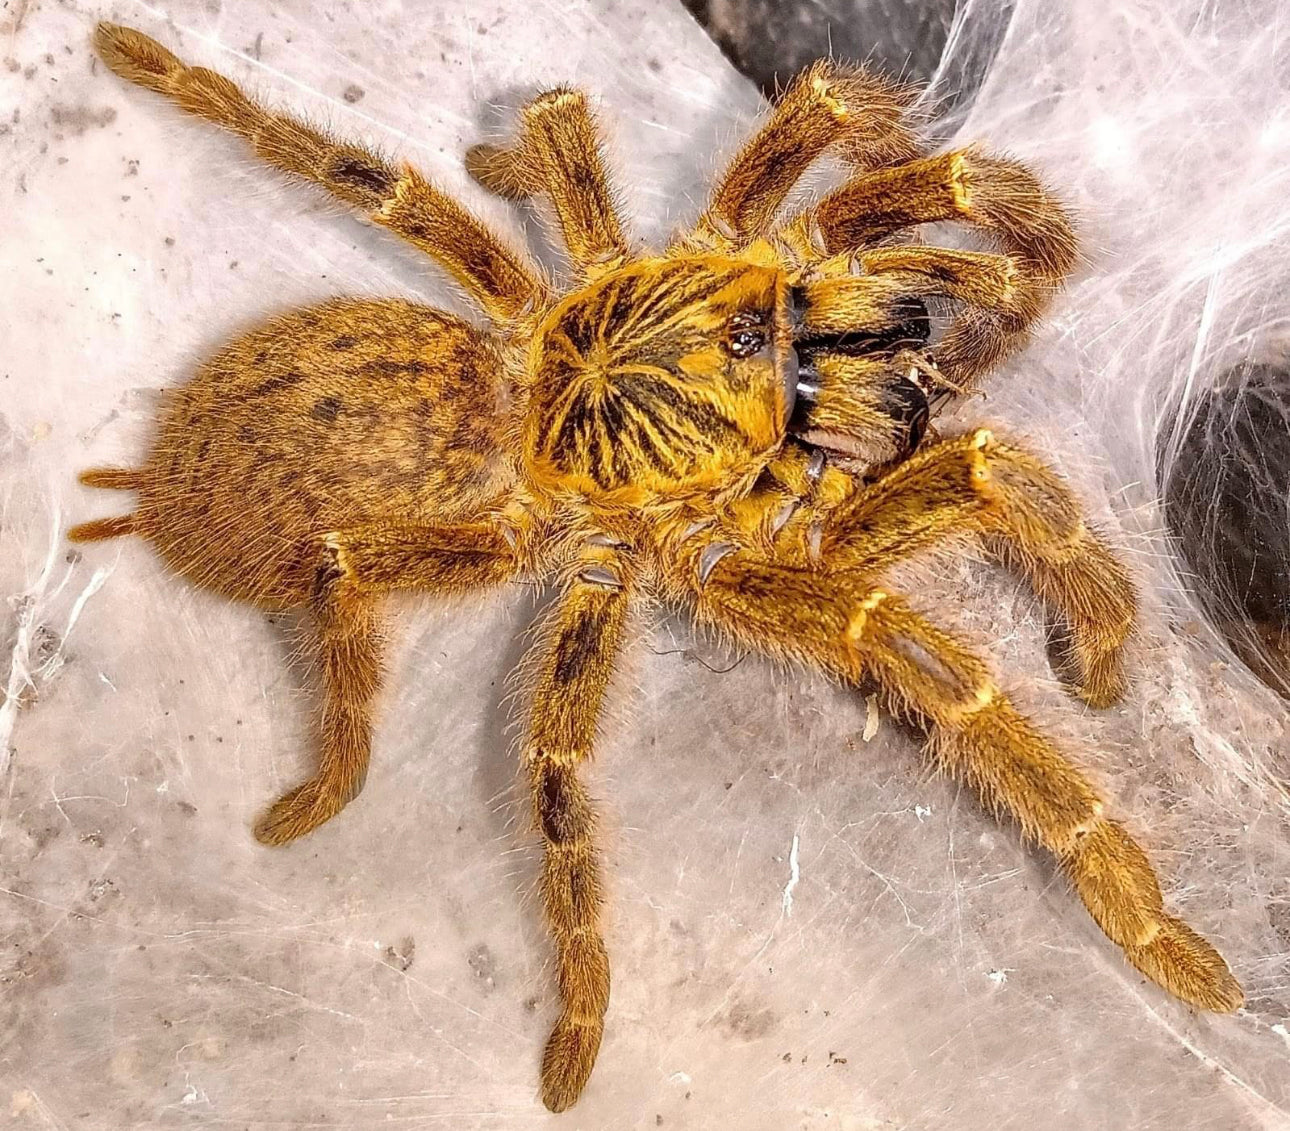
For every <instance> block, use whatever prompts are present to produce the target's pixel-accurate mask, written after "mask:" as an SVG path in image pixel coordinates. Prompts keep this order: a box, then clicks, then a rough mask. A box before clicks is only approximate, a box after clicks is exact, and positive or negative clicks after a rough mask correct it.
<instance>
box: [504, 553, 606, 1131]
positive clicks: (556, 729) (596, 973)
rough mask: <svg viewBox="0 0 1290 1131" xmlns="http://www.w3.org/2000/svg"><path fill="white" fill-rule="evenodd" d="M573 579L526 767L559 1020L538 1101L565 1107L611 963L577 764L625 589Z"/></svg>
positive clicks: (573, 1096)
mask: <svg viewBox="0 0 1290 1131" xmlns="http://www.w3.org/2000/svg"><path fill="white" fill-rule="evenodd" d="M589 576H592V577H593V578H599V580H592V581H587V580H583V579H577V580H575V581H574V582H573V583H572V584H571V585H570V586H569V588H568V589H567V590H566V592H565V593H564V595H563V597H562V598H561V599H560V601H559V603H558V605H557V606H556V609H555V612H554V615H553V616H552V617H551V619H550V621H549V622H548V624H547V625H546V627H545V631H544V632H543V637H542V640H541V642H540V643H539V644H538V645H537V651H536V653H535V662H534V666H533V668H532V669H531V672H532V682H531V684H530V686H529V692H530V696H531V701H532V711H531V715H530V719H529V732H528V738H527V740H526V742H525V745H524V765H525V769H526V770H527V772H528V777H529V784H530V787H531V789H532V794H533V813H534V821H535V824H536V825H537V828H538V830H539V831H540V832H541V834H542V838H543V840H544V842H545V860H544V863H543V868H542V902H543V905H544V906H545V908H546V915H547V922H548V923H549V924H550V928H551V933H552V935H553V937H554V940H555V952H556V967H557V979H558V982H559V987H560V1000H561V1012H560V1018H559V1020H558V1021H557V1022H556V1024H555V1028H554V1029H553V1030H552V1032H551V1036H550V1039H549V1040H548V1041H547V1045H546V1052H545V1054H544V1055H543V1057H542V1099H543V1102H544V1103H545V1104H546V1106H547V1107H548V1108H550V1109H551V1110H552V1111H564V1110H565V1109H566V1108H568V1107H570V1106H572V1105H573V1104H574V1103H575V1102H576V1101H577V1099H578V1096H579V1095H580V1094H581V1092H582V1089H583V1087H584V1086H585V1085H586V1083H587V1079H588V1077H589V1076H590V1075H591V1069H592V1067H593V1066H594V1065H595V1062H596V1054H597V1052H598V1051H599V1049H600V1040H601V1036H602V1035H603V1033H604V1015H605V1010H606V1008H607V1007H608V1004H609V958H608V955H607V954H606V952H605V944H604V940H603V938H602V937H601V933H600V907H601V901H602V895H601V879H600V865H599V862H598V860H597V858H596V849H595V845H594V843H593V835H594V832H595V815H594V813H593V811H592V807H591V802H590V800H589V799H588V797H587V792H586V789H585V787H584V786H583V785H582V783H581V781H579V780H578V765H579V763H581V762H582V761H584V760H585V759H586V758H588V757H590V756H591V753H592V749H593V746H594V743H595V735H596V722H597V718H598V715H599V711H600V706H601V702H602V700H603V698H604V695H605V690H606V688H607V687H608V685H609V680H610V676H611V675H612V672H613V667H614V663H615V660H616V658H617V655H618V651H619V648H620V645H621V643H622V638H623V635H624V629H625V626H626V622H627V615H628V601H629V591H628V589H627V588H626V587H624V586H613V585H607V584H603V583H602V582H604V581H607V580H609V578H610V577H613V576H616V575H604V574H589Z"/></svg>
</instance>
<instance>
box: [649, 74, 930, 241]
mask: <svg viewBox="0 0 1290 1131" xmlns="http://www.w3.org/2000/svg"><path fill="white" fill-rule="evenodd" d="M910 101H911V99H910V95H909V92H908V91H906V90H905V89H904V88H902V87H900V86H897V85H895V84H893V83H891V82H888V81H887V80H885V79H882V78H879V77H877V76H876V75H871V74H868V73H867V72H865V71H863V70H860V69H859V68H848V67H841V66H838V65H837V64H835V63H831V62H829V61H827V60H820V61H819V62H817V63H814V64H812V65H811V66H810V67H808V68H807V69H806V70H805V71H802V72H801V73H800V74H799V75H798V76H797V77H796V78H795V79H794V80H793V81H792V82H791V83H790V84H789V86H788V89H787V90H786V91H785V92H784V95H783V97H782V98H780V99H779V101H778V102H776V104H775V107H774V109H773V110H772V111H771V113H770V116H769V118H768V119H767V120H766V123H765V125H763V126H762V128H761V129H760V130H759V131H758V132H757V133H756V134H755V135H754V136H753V137H752V139H751V140H750V141H748V142H747V143H745V145H744V146H743V148H742V149H741V150H740V151H739V153H738V154H737V155H736V156H735V158H734V160H733V161H732V162H731V163H730V166H729V167H728V168H727V169H726V172H725V174H724V175H723V176H722V178H721V182H720V184H719V185H718V186H717V189H716V191H715V192H714V193H713V196H712V200H711V202H710V203H709V205H708V208H707V210H706V211H705V212H704V214H703V215H702V216H701V217H700V219H699V222H698V224H697V225H696V227H695V229H694V231H693V232H691V233H689V234H688V235H686V236H685V237H683V238H682V239H681V240H679V241H678V244H677V248H674V249H673V250H677V249H685V250H687V251H692V252H698V251H715V252H718V253H730V252H734V251H738V250H740V249H741V248H743V247H746V246H747V245H748V244H749V243H751V242H752V241H753V240H754V239H756V238H757V237H758V236H762V235H765V234H766V232H767V231H768V230H769V228H770V225H771V221H772V220H773V218H774V215H775V213H776V211H777V210H778V209H779V207H780V205H781V204H783V202H784V198H785V197H786V196H787V195H788V192H789V190H790V189H792V187H793V185H794V184H796V183H797V180H798V179H799V178H800V177H801V176H802V174H803V173H805V172H806V170H807V168H808V167H809V166H810V165H811V163H812V162H813V161H815V160H816V158H818V157H820V156H821V155H822V154H823V153H824V152H825V151H827V150H835V151H838V152H839V153H840V154H841V155H842V156H844V157H845V158H847V159H848V160H850V161H851V162H852V163H853V164H854V165H856V166H857V167H859V168H863V169H874V168H878V167H880V166H883V165H890V164H893V163H895V162H898V161H907V160H909V159H910V158H912V157H916V156H917V155H918V145H917V143H916V142H915V140H914V137H913V135H912V134H911V132H910V130H909V128H908V126H907V125H906V123H905V121H904V116H905V112H906V109H907V107H908V105H909V103H910Z"/></svg>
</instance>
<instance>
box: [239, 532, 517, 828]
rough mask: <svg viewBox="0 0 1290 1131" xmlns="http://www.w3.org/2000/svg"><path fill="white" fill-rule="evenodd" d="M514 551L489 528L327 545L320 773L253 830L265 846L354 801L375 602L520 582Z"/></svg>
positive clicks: (332, 540) (317, 598) (377, 672)
mask: <svg viewBox="0 0 1290 1131" xmlns="http://www.w3.org/2000/svg"><path fill="white" fill-rule="evenodd" d="M516 568H517V566H516V562H515V557H514V554H513V552H512V551H511V547H510V545H509V543H508V541H507V539H506V538H505V536H504V535H503V534H502V533H501V532H500V531H499V530H498V529H497V527H495V526H493V525H491V524H488V523H462V524H460V525H457V526H412V525H408V526H382V527H376V528H372V529H366V530H356V531H336V532H333V533H331V534H328V535H326V536H325V537H324V538H323V539H322V545H321V547H320V552H319V557H318V569H317V574H316V581H315V585H314V594H313V599H312V610H313V614H314V621H315V626H316V632H317V640H318V649H319V661H320V667H321V669H322V683H323V713H322V728H321V729H322V756H321V758H320V761H319V765H318V771H317V773H315V774H314V776H313V777H312V778H310V779H309V780H308V781H307V782H305V783H304V784H303V785H301V786H298V787H297V788H296V789H293V790H292V791H291V792H290V793H288V794H286V795H285V796H284V797H282V798H280V799H279V800H278V801H277V802H275V803H274V804H273V805H272V806H271V807H270V809H269V811H268V813H267V814H266V815H265V816H264V818H263V819H262V820H261V821H260V823H259V824H258V825H257V826H256V830H255V835H256V838H257V839H259V840H260V841H262V842H263V843H265V844H285V843H287V842H288V841H291V840H295V839H296V838H297V837H300V836H304V834H305V833H308V832H312V831H313V830H314V829H316V828H317V827H318V826H319V825H321V824H322V823H323V822H324V821H327V820H329V819H330V818H332V817H334V816H335V815H336V814H337V813H339V812H340V811H341V809H343V808H344V807H345V806H346V805H347V804H348V803H349V802H350V801H352V800H353V799H354V798H355V797H357V796H358V794H359V792H360V790H362V788H363V781H364V779H365V778H366V777H367V767H368V762H369V761H370V758H371V749H372V705H373V702H374V700H375V698H376V695H377V692H378V691H379V690H380V684H381V652H382V638H383V632H382V628H381V622H380V616H379V612H378V609H377V602H378V600H379V598H380V597H381V595H382V594H384V593H387V592H390V591H391V590H396V589H417V590H422V591H430V592H434V593H439V594H443V595H455V594H462V593H467V592H472V591H476V590H479V589H483V588H485V587H487V586H490V585H494V584H498V583H500V582H503V581H506V580H507V579H509V578H511V577H513V576H514V574H515V572H516Z"/></svg>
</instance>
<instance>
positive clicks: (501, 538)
mask: <svg viewBox="0 0 1290 1131" xmlns="http://www.w3.org/2000/svg"><path fill="white" fill-rule="evenodd" d="M324 543H325V545H326V547H327V552H328V554H329V556H330V558H331V559H332V560H334V562H335V563H336V569H337V571H338V572H339V573H340V574H341V575H343V576H344V577H345V579H346V583H347V584H348V585H349V586H350V587H351V588H352V589H353V590H354V591H355V592H362V593H383V592H389V591H391V590H396V589H416V590H423V591H429V592H433V593H440V594H443V595H452V594H458V593H469V592H475V591H477V590H480V589H483V588H486V587H489V586H492V585H497V584H500V583H501V582H503V581H508V580H510V579H511V578H512V577H514V576H515V573H516V571H517V568H518V566H517V563H516V560H515V554H514V551H513V549H512V547H511V544H510V542H509V540H508V539H507V537H506V535H505V534H504V533H503V532H502V530H501V529H499V528H498V527H497V526H496V525H494V524H493V523H489V522H466V523H459V524H456V525H445V526H416V525H402V526H379V527H373V528H370V529H366V530H356V531H337V532H334V533H331V534H328V535H327V536H326V538H325V539H324Z"/></svg>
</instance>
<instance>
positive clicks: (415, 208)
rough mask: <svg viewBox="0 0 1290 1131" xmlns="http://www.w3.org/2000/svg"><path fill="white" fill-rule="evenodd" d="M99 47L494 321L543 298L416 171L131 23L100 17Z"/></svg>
mask: <svg viewBox="0 0 1290 1131" xmlns="http://www.w3.org/2000/svg"><path fill="white" fill-rule="evenodd" d="M94 46H95V49H96V50H97V51H98V53H99V56H100V57H101V58H102V59H103V61H104V62H105V63H106V64H107V65H108V66H109V67H110V68H111V69H112V70H113V71H115V72H116V73H117V74H118V75H120V76H121V77H122V78H124V79H128V80H129V81H130V82H133V83H137V84H139V85H140V86H144V87H147V88H148V89H149V90H154V91H156V92H157V93H159V94H164V95H165V96H166V97H167V98H169V99H171V100H172V101H173V102H175V103H176V104H178V105H179V106H180V107H181V108H182V109H184V110H186V111H187V112H188V113H190V114H195V115H197V116H198V117H200V118H205V119H206V120H207V121H209V122H214V123H215V124H216V125H218V126H222V127H223V128H224V129H227V130H231V131H232V132H233V133H235V134H238V135H239V136H241V137H243V138H245V139H246V140H247V141H248V142H250V143H251V145H252V147H253V148H254V149H255V152H256V153H257V154H258V155H259V156H260V157H261V158H263V159H264V160H265V161H267V162H268V163H269V164H270V165H272V166H273V167H274V168H277V169H280V170H282V171H283V172H286V173H292V174H294V175H296V176H298V177H303V178H304V179H305V180H308V181H312V182H314V184H317V185H320V186H321V187H322V188H324V189H326V190H327V191H328V192H330V193H331V194H332V195H333V196H336V197H338V198H339V199H341V200H343V201H344V202H345V203H346V204H349V205H350V206H352V207H354V208H357V209H358V210H359V211H360V212H362V213H364V214H365V215H366V216H367V218H368V219H369V220H371V221H372V222H373V223H375V224H379V225H380V226H381V227H384V228H388V229H389V230H390V231H392V232H394V233H395V234H396V235H398V236H401V237H402V238H403V239H405V240H407V241H408V242H409V243H412V244H414V245H415V246H416V247H418V248H420V249H421V250H422V251H424V252H425V253H426V254H427V255H429V256H431V257H432V258H434V259H436V260H438V262H439V263H440V264H441V265H442V266H443V267H444V268H445V269H446V270H447V271H448V272H449V273H450V274H451V275H452V276H453V277H454V278H455V279H456V280H457V282H458V283H460V284H461V286H462V287H463V288H464V289H465V290H466V292H467V293H468V294H469V295H470V296H471V297H472V298H473V299H474V300H475V301H476V302H477V303H478V304H479V305H480V307H481V309H482V310H483V311H484V312H485V313H486V314H488V316H489V317H490V318H492V319H493V320H494V321H496V322H499V323H503V324H505V323H509V322H513V321H515V320H516V319H519V318H522V317H524V316H525V315H527V314H528V313H529V312H530V311H531V310H533V309H536V308H537V307H538V306H539V305H540V304H541V303H542V302H543V301H544V299H545V297H546V290H545V286H544V284H543V283H542V281H541V279H540V277H539V276H538V275H537V273H536V272H535V271H534V270H533V269H532V268H531V267H530V266H529V265H528V264H527V263H526V262H525V260H524V258H523V257H522V256H521V255H520V254H519V253H517V252H515V251H512V250H511V249H510V248H508V247H506V246H505V245H504V244H503V243H502V242H501V240H499V239H498V237H497V236H496V235H494V234H493V233H492V232H491V231H489V229H488V228H487V227H486V226H485V225H484V224H482V223H481V222H480V221H479V220H477V219H475V217H474V216H472V215H471V214H470V213H469V212H467V211H466V210H465V209H464V208H462V207H461V205H459V204H458V203H457V202H456V201H454V200H452V199H451V198H450V197H448V196H446V195H445V194H444V193H442V192H440V191H439V190H438V189H436V188H435V187H434V186H433V185H431V184H430V182H429V181H427V180H426V179H425V178H424V177H422V176H421V174H419V173H418V172H416V170H414V169H412V168H409V167H407V166H404V167H402V168H397V167H395V166H393V165H391V164H389V163H388V162H386V161H385V160H383V159H382V158H381V157H380V156H378V155H377V154H375V153H373V152H372V151H370V150H368V149H365V148H363V147H362V146H358V145H351V144H348V143H345V142H340V141H337V140H336V139H334V138H332V137H329V136H328V135H327V134H325V133H323V132H322V131H321V130H316V129H314V128H313V127H312V126H310V125H307V124H306V123H304V122H301V121H299V120H297V119H295V118H292V117H290V116H289V115H286V114H275V113H273V112H271V111H269V110H266V109H264V107H262V106H259V105H258V104H256V103H255V102H253V101H252V100H251V99H250V98H248V97H247V96H246V94H244V93H243V92H242V90H241V89H239V88H238V87H237V85H236V84H234V83H233V82H232V81H231V80H230V79H227V78H225V77H224V76H223V75H221V74H217V73H216V72H215V71H211V70H208V69H207V68H205V67H189V66H188V65H187V64H185V63H184V62H183V61H182V60H180V59H179V58H177V57H176V56H175V55H173V54H172V53H171V52H169V51H167V50H166V49H165V48H164V47H162V46H161V44H159V43H157V42H156V40H154V39H151V38H150V37H149V36H146V35H144V34H143V33H142V32H139V31H135V30H134V29H132V28H127V27H120V26H118V25H116V24H109V23H101V24H99V25H98V28H97V30H96V31H95V33H94Z"/></svg>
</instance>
